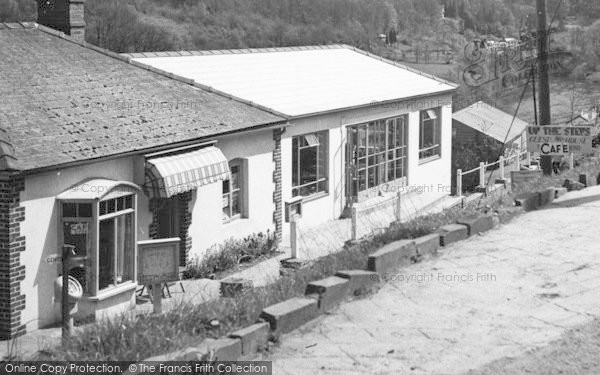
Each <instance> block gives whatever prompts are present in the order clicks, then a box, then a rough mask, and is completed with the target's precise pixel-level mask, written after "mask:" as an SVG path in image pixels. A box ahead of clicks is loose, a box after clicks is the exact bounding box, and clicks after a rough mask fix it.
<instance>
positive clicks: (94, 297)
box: [57, 179, 140, 301]
mask: <svg viewBox="0 0 600 375" xmlns="http://www.w3.org/2000/svg"><path fill="white" fill-rule="evenodd" d="M139 191H140V189H139V187H138V186H137V185H134V184H132V183H129V182H125V181H112V180H104V179H96V180H87V181H84V182H82V183H80V184H79V185H76V186H74V187H72V188H70V189H69V190H67V191H65V192H63V193H61V194H59V195H58V196H57V199H58V201H59V202H60V205H59V208H60V215H59V218H60V228H61V230H60V231H59V243H58V245H59V248H60V247H62V245H63V244H66V245H72V246H74V247H75V251H76V254H77V255H83V256H87V257H88V261H87V262H86V264H85V265H84V266H83V267H78V268H75V269H73V270H72V271H70V272H69V274H70V275H71V276H73V277H75V278H76V279H77V280H78V281H79V282H80V283H81V284H82V286H83V290H84V293H85V294H86V296H87V297H88V298H89V299H88V300H90V301H100V300H102V299H103V298H109V297H110V296H112V295H113V292H112V291H113V290H114V291H116V292H117V293H121V292H123V291H125V290H130V289H132V288H135V286H136V282H137V280H136V272H137V271H136V270H137V267H136V259H137V245H136V241H137V236H136V227H137V225H136V220H137V216H136V207H137V194H138V192H139ZM125 284H127V285H125ZM121 285H122V287H120V286H121Z"/></svg>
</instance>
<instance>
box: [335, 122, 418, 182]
mask: <svg viewBox="0 0 600 375" xmlns="http://www.w3.org/2000/svg"><path fill="white" fill-rule="evenodd" d="M408 124H409V118H408V115H401V116H394V117H389V118H384V119H378V120H374V121H369V122H365V123H360V124H354V125H348V126H347V128H354V129H355V131H356V139H355V144H354V146H355V147H356V155H355V156H353V157H352V160H351V162H352V163H354V165H353V167H354V173H355V176H354V180H353V181H352V183H353V184H356V187H355V189H356V194H364V193H365V192H367V191H369V189H372V188H376V187H378V186H381V185H384V184H386V183H387V184H389V183H392V182H398V181H401V185H406V184H407V183H408V154H409V139H408V137H409V134H408ZM361 128H362V130H363V132H364V140H365V144H364V146H363V145H362V144H361V141H360V140H361V138H362V137H361V135H360V133H361ZM381 129H383V132H382V133H383V134H379V135H377V136H371V132H379V133H381ZM390 129H392V130H393V137H392V140H393V143H394V144H393V145H391V144H390ZM398 130H400V131H398ZM381 137H383V138H384V140H383V142H379V145H383V150H377V151H373V152H371V148H372V147H378V146H372V145H371V141H372V140H373V139H375V138H377V139H379V141H381ZM361 147H362V148H364V149H365V151H364V154H361V153H360V152H359V150H360V148H361ZM390 153H393V155H394V156H393V157H391V158H390ZM372 160H374V161H375V162H374V163H371V161H372ZM390 163H394V169H393V171H394V178H393V179H390V178H389V176H390V174H389V172H390ZM396 163H400V165H401V168H400V170H401V174H402V175H401V176H398V175H397V174H396V171H397V170H398V168H397V166H396V165H397V164H396ZM371 169H374V171H375V174H376V175H377V176H379V178H377V181H376V182H374V183H373V184H371V181H370V171H371ZM361 175H364V176H361ZM362 177H364V181H363V182H364V186H363V185H362V182H361V178H362Z"/></svg>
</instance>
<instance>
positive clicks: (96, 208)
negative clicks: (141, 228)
mask: <svg viewBox="0 0 600 375" xmlns="http://www.w3.org/2000/svg"><path fill="white" fill-rule="evenodd" d="M137 194H138V192H137V191H134V190H123V191H116V192H115V191H113V192H111V193H108V194H107V195H106V196H105V197H104V198H103V199H100V200H97V199H64V200H62V199H61V200H59V201H58V221H59V225H58V226H57V227H58V241H59V242H58V245H59V246H58V247H59V248H61V246H62V245H63V244H64V241H65V238H64V228H63V225H64V224H63V223H64V222H66V221H82V222H84V221H88V222H89V223H90V224H89V228H88V230H89V237H88V239H87V243H88V252H87V254H86V255H87V256H88V262H87V265H86V283H89V284H87V285H86V289H85V290H84V297H86V298H88V299H90V300H102V299H104V298H109V297H110V296H112V295H115V293H120V291H124V290H128V289H129V288H134V287H135V286H136V285H137V259H138V254H137V211H138V208H137V205H138V195H137ZM126 196H131V197H132V198H131V208H128V209H126V210H120V211H116V210H115V212H112V213H107V214H104V215H100V203H101V202H105V201H108V200H113V199H117V198H121V197H126ZM72 203H75V204H90V205H91V206H92V213H91V217H86V218H77V217H75V218H74V217H71V216H68V217H67V216H64V215H63V211H64V206H63V205H65V204H72ZM115 207H116V202H115ZM127 214H131V215H132V218H131V220H132V223H131V227H132V233H131V242H132V250H133V256H132V258H133V264H132V269H133V274H132V277H131V280H127V281H124V282H122V283H118V284H116V285H114V284H113V285H110V286H109V287H107V288H104V289H100V283H99V279H100V277H99V276H100V267H99V259H100V243H99V242H100V221H102V220H106V219H110V218H116V217H118V216H124V215H127ZM115 223H116V220H115ZM115 225H116V224H115ZM116 235H117V233H116V232H115V236H116ZM114 257H115V262H116V260H117V254H116V252H115V253H114ZM114 267H116V266H114ZM117 270H118V268H115V271H117ZM115 274H116V272H115Z"/></svg>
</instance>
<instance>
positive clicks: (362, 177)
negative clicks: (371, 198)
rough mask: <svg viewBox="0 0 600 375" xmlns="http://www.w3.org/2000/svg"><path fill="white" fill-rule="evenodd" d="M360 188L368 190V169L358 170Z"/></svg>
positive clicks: (360, 189)
mask: <svg viewBox="0 0 600 375" xmlns="http://www.w3.org/2000/svg"><path fill="white" fill-rule="evenodd" d="M358 190H359V191H365V190H367V171H366V170H361V171H358Z"/></svg>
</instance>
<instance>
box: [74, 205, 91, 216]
mask: <svg viewBox="0 0 600 375" xmlns="http://www.w3.org/2000/svg"><path fill="white" fill-rule="evenodd" d="M77 208H78V215H79V217H92V204H91V203H79V204H78V205H77Z"/></svg>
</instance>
